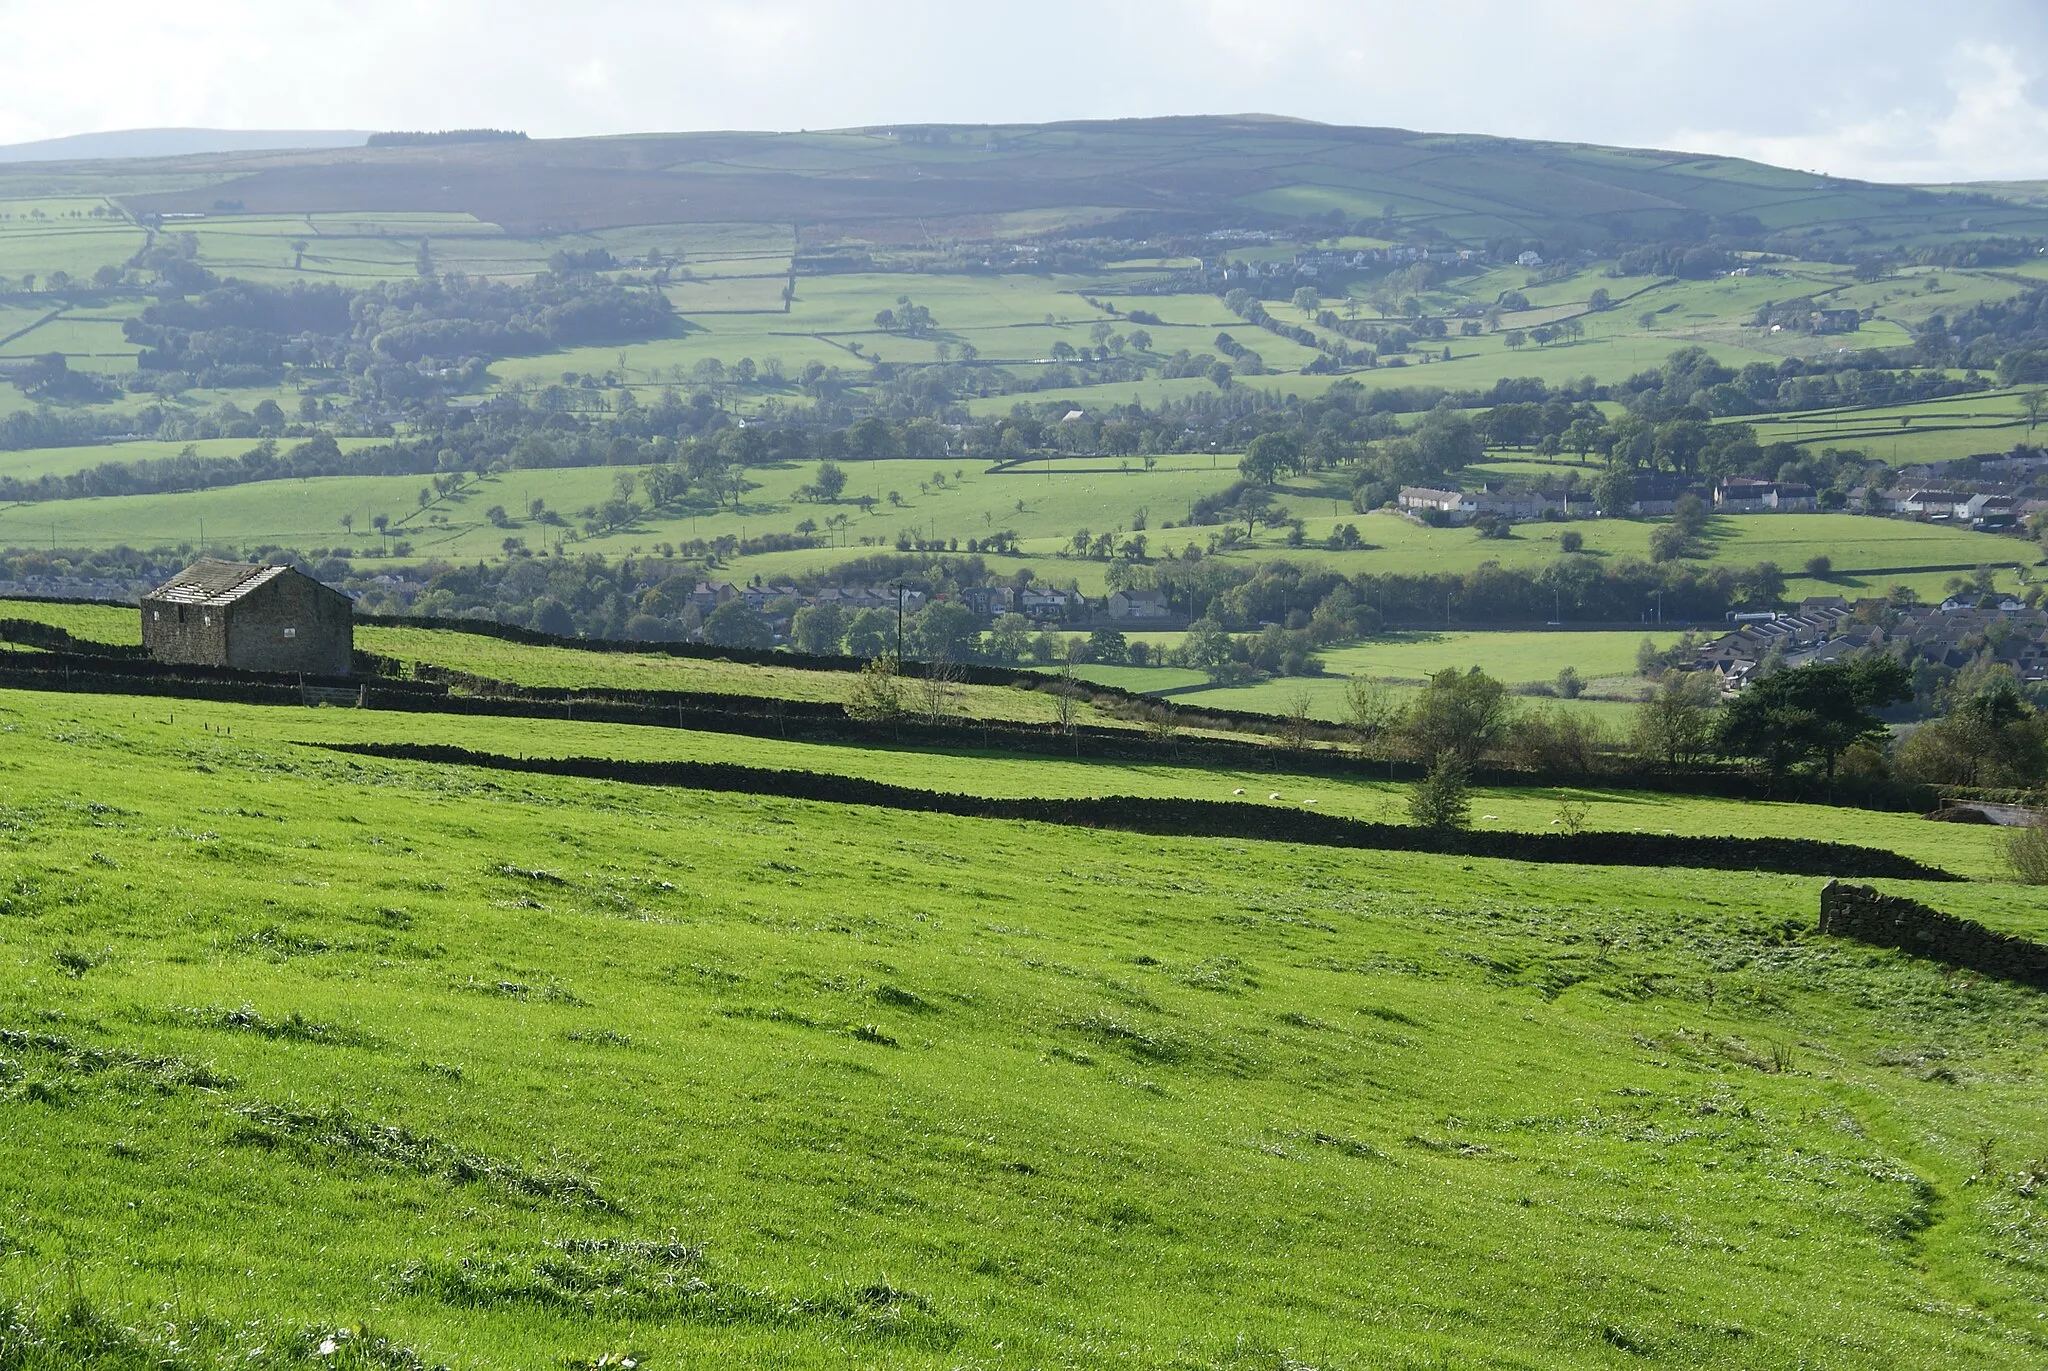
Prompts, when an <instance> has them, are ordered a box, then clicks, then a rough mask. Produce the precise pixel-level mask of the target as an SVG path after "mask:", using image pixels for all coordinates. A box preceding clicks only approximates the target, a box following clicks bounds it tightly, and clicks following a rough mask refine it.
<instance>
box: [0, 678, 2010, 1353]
mask: <svg viewBox="0 0 2048 1371" xmlns="http://www.w3.org/2000/svg"><path fill="white" fill-rule="evenodd" d="M166 703H167V702H162V701H140V700H137V701H128V700H120V699H99V700H95V699H90V698H86V697H50V696H33V695H23V694H9V695H6V696H0V710H4V711H5V712H4V713H0V729H5V730H7V731H6V732H5V733H0V739H4V750H0V786H4V804H5V807H4V810H0V876H4V880H0V1028H5V1029H6V1030H7V1035H8V1036H6V1037H5V1038H4V1040H0V1057H4V1058H5V1059H6V1061H5V1064H4V1066H0V1139H4V1145H0V1176H4V1177H5V1180H4V1183H0V1231H4V1233H5V1235H6V1242H5V1243H4V1244H0V1250H4V1252H5V1253H6V1255H5V1256H4V1257H0V1296H4V1297H5V1298H10V1299H13V1300H15V1301H17V1302H18V1306H19V1307H18V1309H17V1313H16V1316H15V1318H16V1322H17V1323H18V1324H19V1325H20V1326H22V1327H24V1328H27V1329H29V1330H31V1331H30V1333H25V1334H20V1335H17V1334H16V1333H15V1332H14V1331H13V1330H10V1331H9V1333H8V1334H7V1335H6V1336H7V1337H9V1338H10V1339H12V1340H13V1341H12V1343H10V1344H9V1345H10V1350H11V1349H12V1348H13V1347H16V1346H21V1347H26V1346H27V1344H28V1342H29V1341H30V1338H31V1336H40V1337H44V1338H46V1339H48V1340H51V1341H52V1342H61V1341H62V1340H63V1339H67V1338H68V1339H69V1341H68V1342H66V1343H64V1345H65V1346H70V1347H74V1348H75V1347H85V1346H88V1344H90V1346H91V1347H93V1348H96V1349H100V1350H99V1351H97V1352H96V1353H95V1355H97V1356H99V1357H100V1362H99V1364H113V1365H121V1364H128V1363H133V1364H138V1365H139V1364H142V1363H143V1362H144V1360H145V1358H155V1359H156V1360H155V1361H154V1362H152V1364H169V1365H179V1364H184V1365H223V1366H224V1365H229V1364H233V1365H256V1366H265V1365H269V1366H288V1365H302V1364H320V1363H321V1362H322V1361H323V1359H322V1358H321V1356H320V1353H319V1350H318V1349H319V1347H320V1345H321V1343H322V1341H323V1340H326V1341H329V1342H331V1343H332V1345H333V1346H334V1347H335V1348H336V1349H337V1355H355V1354H356V1350H357V1349H360V1350H361V1353H362V1355H363V1356H364V1358H365V1360H364V1363H363V1364H391V1365H409V1364H411V1363H410V1362H406V1361H403V1360H401V1357H404V1356H411V1357H415V1358H416V1359H418V1360H419V1361H421V1362H424V1363H426V1364H435V1363H443V1362H445V1363H449V1364H453V1365H460V1366H463V1367H485V1366H503V1367H512V1366H518V1367H526V1366H534V1365H563V1364H572V1365H591V1364H596V1362H597V1360H598V1358H600V1357H603V1356H606V1355H610V1356H612V1357H614V1358H617V1357H618V1356H621V1355H633V1356H635V1357H636V1358H637V1359H639V1360H640V1361H641V1362H642V1363H643V1364H654V1365H689V1364H713V1363H725V1364H740V1363H753V1364H762V1363H771V1362H772V1363H775V1364H780V1365H791V1366H823V1365H844V1364H859V1365H888V1366H913V1367H914V1366H934V1367H938V1366H955V1365H963V1364H972V1365H983V1366H1020V1367H1022V1366H1033V1367H1036V1366H1057V1365H1072V1366H1083V1365H1086V1366H1095V1365H1101V1364H1103V1363H1105V1362H1115V1361H1122V1362H1126V1363H1131V1364H1141V1365H1159V1366H1186V1367H1211V1366H1231V1367H1239V1366H1242V1367H1275V1368H1277V1367H1281V1366H1286V1365H1304V1364H1306V1365H1316V1366H1327V1367H1368V1366H1385V1365H1412V1366H1425V1365H1460V1366H1499V1367H1507V1366H1514V1367H1532V1366H1549V1365H1556V1366H1566V1365H1569V1366H1628V1365H1637V1364H1639V1363H1640V1362H1641V1361H1643V1360H1644V1359H1654V1360H1656V1361H1658V1362H1660V1363H1663V1364H1670V1365H1682V1366H1709V1365H1711V1366H1753V1367H1777V1366H1784V1365H1788V1364H1796V1363H1799V1362H1802V1361H1803V1362H1807V1363H1809V1364H1827V1365H1831V1366H1849V1367H1855V1366H1871V1367H1876V1366H1895V1365H1902V1364H1904V1365H1935V1364H1941V1365H1983V1366H1994V1365H2021V1364H2031V1363H2033V1362H2035V1361H2037V1360H2038V1359H2039V1358H2040V1356H2041V1354H2042V1346H2041V1342H2042V1335H2041V1334H2040V1333H2039V1331H2038V1328H2037V1325H2036V1323H2035V1322H2034V1319H2033V1315H2034V1313H2035V1312H2037V1311H2038V1309H2039V1307H2040V1301H2041V1299H2042V1298H2043V1296H2044V1294H2048V1289H2044V1282H2043V1267H2042V1265H2041V1263H2042V1260H2043V1256H2044V1252H2043V1247H2042V1242H2043V1229H2042V1228H2041V1226H2040V1225H2041V1215H2040V1212H2039V1208H2038V1205H2039V1201H2038V1200H2037V1199H2036V1198H2035V1182H2034V1179H2033V1178H2034V1176H2035V1175H2036V1173H2037V1171H2038V1169H2039V1168H2038V1166H2037V1165H2036V1164H2035V1163H2034V1162H2033V1161H2032V1159H2033V1158H2034V1157H2035V1156H2036V1155H2037V1152H2038V1139H2039V1136H2040V1130H2041V1127H2042V1124H2043V1123H2044V1122H2048V1118H2044V1110H2043V1106H2042V1103H2041V1095H2040V1092H2039V1090H2038V1086H2037V1083H2036V1082H2035V1081H2034V1079H2033V1075H2034V1072H2035V1070H2036V1069H2037V1064H2036V1060H2035V1059H2036V1057H2037V1056H2038V1044H2039V1041H2040V1036H2041V1032H2042V1029H2043V1026H2044V1019H2043V1016H2042V1013H2041V1008H2040V1004H2039V1000H2038V996H2036V995H2034V994H2032V993H2031V992H2025V991H2020V990H2016V989H2012V988H2009V987H2005V986H2001V985H1997V984H1992V983H1987V982H1984V981H1981V980H1978V979H1977V978H1975V977H1971V976H1967V975H1964V976H1951V975H1944V974H1942V973H1941V972H1939V971H1938V970H1936V969H1932V968H1927V967H1924V966H1922V965H1919V964H1917V963H1915V962H1913V961H1911V960H1910V959H1907V958H1904V957H1901V956H1898V955H1895V954H1891V953H1885V952H1877V951H1873V950H1869V949H1863V948H1858V947H1854V946H1850V945H1846V944H1840V943H1835V942H1832V941H1830V940H1824V939H1819V938H1817V937H1816V936H1815V935H1814V934H1813V933H1812V932H1811V927H1812V919H1813V906H1814V891H1815V885H1816V883H1815V882H1812V881H1802V880H1793V879H1786V878H1778V877H1762V876H1755V875H1749V874H1744V873H1726V874H1714V873H1699V872H1650V871H1642V872H1638V871H1627V870H1614V869H1587V868H1549V869H1538V868H1531V867H1524V866H1519V865H1515V864H1510V863H1499V862H1488V861H1477V860H1475V861H1444V860H1431V859H1424V858H1411V857H1397V856H1385V855H1375V854H1351V853H1334V852H1329V851H1312V850H1306V849H1297V848H1292V847H1289V846H1287V845H1284V844H1262V843H1240V842H1207V841H1192V840H1171V839H1158V838H1136V837H1129V836H1122V835H1116V834H1108V833H1096V832H1082V831H1070V830H1060V829H1053V828H1046V827H1042V826H1037V825H1026V824H991V823H981V822H973V821H964V820H950V819H943V818H931V817H923V816H909V815H903V814H896V813H891V812H887V811H881V810H870V809H859V808H842V807H835V806H829V805H818V804H807V803H797V802H785V801H776V800H766V799H738V798H734V797H729V796H716V797H714V796H704V795H699V794H693V793H689V792H678V791H662V790H651V789H646V788H637V787H625V786H616V785H607V784H600V783H594V782H578V781H566V780H554V779H543V778H534V777H523V776H507V775H504V774H482V773H472V772H468V771H465V770H463V769H460V768H456V769H439V768H430V767H424V766H415V765H404V764H386V763H377V762H366V761H362V760H359V759H343V758H340V757H337V756H334V755H332V754H323V753H319V752H311V751H307V750H304V749H301V748H297V747H294V746H292V745H291V743H290V742H289V741H288V738H289V737H290V736H291V735H293V734H307V735H309V736H312V735H318V734H323V733H334V734H339V735H354V736H368V735H370V734H374V733H375V732H376V731H378V730H381V729H384V728H387V727H389V728H401V729H419V730H430V731H432V732H433V733H435V734H436V735H437V736H440V737H443V738H445V739H447V740H450V741H459V740H462V739H463V738H465V737H467V738H471V739H474V740H477V741H484V740H488V738H489V737H490V736H491V730H492V729H496V730H498V733H497V738H498V742H499V745H500V746H506V745H511V744H513V740H514V738H515V735H521V734H523V735H525V736H526V737H527V738H528V739H529V740H530V741H529V746H537V745H539V744H540V743H541V742H542V741H543V740H544V741H545V742H546V743H547V744H548V745H557V744H572V745H573V746H574V747H575V748H577V749H580V750H589V746H590V742H591V740H592V739H596V738H602V737H610V738H614V739H616V740H617V741H618V744H619V745H620V746H622V747H627V746H630V747H632V748H633V749H634V754H635V755H645V754H646V752H647V749H646V748H645V747H644V746H642V744H643V742H644V741H645V740H647V739H651V738H656V737H665V736H666V735H661V734H657V733H656V732H654V731H652V730H623V729H622V730H613V731H611V732H609V733H605V732H603V731H601V730H590V729H585V728H583V727H582V726H576V727H574V728H571V727H570V726H567V725H563V726H547V727H546V728H545V730H536V729H533V728H531V727H529V726H528V725H525V724H508V723H503V722H495V721H455V720H421V719H397V718H395V717H382V716H375V715H368V714H357V713H353V712H346V711H311V712H300V711H297V710H269V711H266V710H258V709H234V708H227V707H220V708H206V709H200V710H186V709H184V708H182V707H181V709H180V711H179V713H178V718H177V722H176V723H175V724H173V723H168V722H165V721H164V720H165V717H166V715H165V714H163V713H159V712H158V711H159V710H160V709H162V707H163V706H164V705H165V704H166ZM471 724H474V725H476V727H475V729H474V730H471V729H469V728H468V725H471ZM230 731H231V732H230ZM543 733H544V735H545V736H544V739H543ZM673 741H675V742H678V743H681V742H683V741H685V738H684V735H676V737H675V739H674V740H673ZM695 745H697V746H701V747H709V746H710V745H711V744H710V743H709V742H706V741H704V740H697V743H696V744H695ZM733 746H736V747H737V746H741V745H740V744H733ZM745 746H747V747H750V748H751V747H754V746H755V745H752V744H747V745H745ZM809 751H810V752H811V753H813V754H816V753H821V752H825V751H827V750H825V749H810V750H809ZM774 752H775V750H774V749H773V748H772V747H766V746H763V747H761V748H759V749H758V750H756V751H755V753H754V755H755V756H757V757H768V756H771V755H773V754H774ZM885 755H889V754H880V753H867V754H865V756H866V758H867V760H866V761H864V762H863V765H864V766H867V767H870V768H872V767H874V766H876V765H879V759H880V758H881V757H883V756H885ZM902 764H903V765H905V766H913V767H917V768H919V769H920V770H921V771H922V772H923V774H925V775H926V777H927V779H928V780H929V781H930V782H931V783H938V782H939V781H941V780H942V779H944V778H943V776H942V775H941V774H940V771H939V768H940V767H941V765H942V764H941V763H939V762H938V761H936V760H935V759H930V758H915V757H904V758H903V761H902ZM958 765H959V766H961V767H963V768H969V767H971V768H975V769H976V770H977V771H978V772H980V773H982V774H989V772H990V767H989V764H988V763H987V762H986V761H985V760H983V759H960V761H959V763H958ZM1025 770H1026V769H1025V768H1020V770H1019V772H1018V780H1019V783H1022V782H1023V781H1024V779H1025ZM1028 770H1030V772H1031V774H1033V775H1036V776H1039V777H1042V778H1047V779H1046V780H1045V781H1044V784H1046V785H1047V786H1053V785H1056V784H1057V783H1058V782H1057V780H1056V778H1057V777H1058V776H1060V775H1063V774H1066V768H1062V767H1044V768H1042V769H1040V768H1028ZM1225 779H1227V778H1225ZM1117 784H1119V785H1126V784H1128V778H1127V777H1125V776H1119V777H1117ZM1814 813H1815V814H1816V815H1826V814H1827V813H1828V812H1827V811H1814ZM1927 827H1930V828H1932V827H1934V826H1933V825H1928V826H1927ZM1961 889H1963V888H1958V887H1943V888H1942V894H1943V895H1952V894H1956V893H1958V892H1959V891H1960V890H1961ZM73 952H87V953H89V954H90V955H89V959H88V960H89V965H87V966H85V968H84V969H83V970H82V971H79V972H78V973H77V974H76V975H73V974H72V973H71V971H70V970H69V969H67V968H68V967H70V966H73V965H75V964H76V962H75V959H71V960H67V954H68V953H73ZM282 1025H298V1026H299V1027H298V1028H297V1030H296V1031H271V1032H266V1031H264V1030H263V1027H262V1026H269V1027H271V1028H273V1029H276V1028H278V1027H279V1026H282ZM74 1301H75V1302H74ZM67 1309H69V1310H72V1311H74V1312H71V1313H67V1312H66V1311H67ZM358 1323H366V1324H367V1325H368V1327H367V1329H365V1330H364V1331H363V1332H361V1333H360V1334H357V1333H354V1332H353V1331H352V1330H353V1329H354V1328H355V1326H356V1325H357V1324H358ZM81 1330H82V1331H81ZM337 1331H344V1332H345V1334H346V1335H345V1336H343V1337H342V1338H340V1339H339V1340H338V1341H336V1340H335V1339H334V1334H335V1333H336V1332H337ZM380 1339H381V1340H383V1341H382V1343H381V1344H379V1343H378V1342H377V1340H380ZM351 1342H353V1343H354V1344H355V1348H353V1349H352V1348H350V1347H349V1346H348V1344H350V1343H351ZM174 1343H175V1344H176V1346H175V1347H174V1346H173V1344H174ZM380 1345H381V1347H382V1348H383V1349H384V1350H383V1351H380V1352H379V1353H378V1356H379V1357H383V1358H385V1360H383V1361H370V1360H368V1356H369V1351H370V1349H372V1348H373V1347H376V1346H380ZM107 1349H112V1350H107ZM123 1349H126V1350H123ZM181 1349H186V1350H181ZM117 1354H118V1356H119V1357H121V1358H125V1359H126V1361H123V1360H119V1359H117ZM21 1358H22V1362H23V1364H26V1365H37V1364H38V1363H37V1362H36V1361H35V1360H33V1359H31V1354H30V1353H23V1354H21ZM72 1360H73V1361H76V1360H79V1358H77V1357H73V1358H72ZM41 1364H46V1365H53V1364H64V1362H63V1359H62V1357H61V1356H58V1355H54V1354H53V1355H49V1356H46V1357H45V1359H44V1360H43V1362H42V1363H41Z"/></svg>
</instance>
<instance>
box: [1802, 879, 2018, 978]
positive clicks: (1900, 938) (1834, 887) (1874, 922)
mask: <svg viewBox="0 0 2048 1371" xmlns="http://www.w3.org/2000/svg"><path fill="white" fill-rule="evenodd" d="M1820 931H1821V932H1823V933H1826V934H1830V935H1832V936H1834V937H1837V938H1853V939H1855V940H1856V941H1857V942H1864V943H1873V944H1875V945H1876V946H1878V947H1896V948H1899V949H1901V950H1902V951H1905V952H1910V953H1913V954H1914V955H1915V956H1919V957H1927V958H1929V959H1931V960H1933V961H1938V962H1946V963H1948V964H1949V965H1950V966H1959V967H1963V968H1966V969H1968V970H1971V971H1976V972H1981V973H1982V974H1984V975H1986V976H1996V977H1997V978H1998V979H2000V980H2005V981H2015V982H2018V983H2019V984H2021V985H2030V986H2034V987H2036V988H2038V989H2043V990H2048V947H2043V946H2042V945H2041V944H2039V943H2034V942H2029V941H2028V940H2027V939H2025V938H2015V937H2013V936H2011V935H2010V934H2006V933H1999V932H1996V931H1994V930H1992V929H1989V928H1986V927H1984V925H1982V924H1980V923H1973V922H1972V921H1970V920H1969V919H1959V918H1957V917H1955V916H1954V915H1953V914H1944V913H1942V912H1941V911H1940V910H1938V909H1930V908H1929V907H1928V906H1926V905H1924V904H1921V903H1919V902H1918V901H1917V900H1909V899H1906V898H1905V897H1903V896H1899V895H1886V894H1884V893H1883V892H1882V891H1879V890H1875V889H1872V888H1871V887H1870V886H1867V885H1844V884H1843V883H1842V882H1840V881H1829V882H1828V883H1827V885H1826V886H1824V887H1823V888H1822V889H1821V892H1820Z"/></svg>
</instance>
